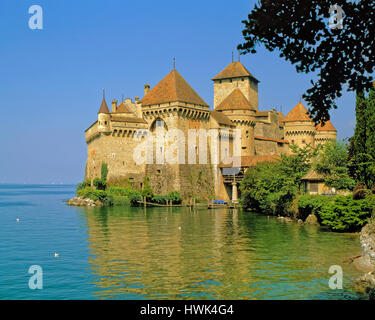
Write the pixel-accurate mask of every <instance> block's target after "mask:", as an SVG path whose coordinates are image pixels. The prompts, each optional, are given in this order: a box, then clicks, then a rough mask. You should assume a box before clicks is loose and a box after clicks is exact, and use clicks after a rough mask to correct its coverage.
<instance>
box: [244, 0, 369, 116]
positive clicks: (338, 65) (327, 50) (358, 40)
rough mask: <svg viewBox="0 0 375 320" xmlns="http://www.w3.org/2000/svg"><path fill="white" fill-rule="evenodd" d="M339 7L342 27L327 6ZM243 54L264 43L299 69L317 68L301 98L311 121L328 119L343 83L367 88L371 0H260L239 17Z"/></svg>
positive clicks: (302, 70)
mask: <svg viewBox="0 0 375 320" xmlns="http://www.w3.org/2000/svg"><path fill="white" fill-rule="evenodd" d="M334 3H336V4H337V5H339V6H340V7H341V8H342V10H343V18H344V20H343V27H342V29H340V28H337V25H336V28H335V25H333V28H330V27H329V25H328V19H329V18H330V17H331V16H330V13H329V9H330V8H331V6H332V5H333V4H334ZM243 23H244V29H243V31H242V34H243V37H244V42H243V43H242V44H240V45H239V46H238V49H239V50H240V52H241V54H246V53H255V52H256V46H257V45H258V44H260V43H262V44H264V46H265V47H266V49H267V50H269V51H274V50H275V49H276V50H279V52H280V57H282V58H284V59H285V60H287V61H289V62H291V63H292V64H295V65H296V70H297V72H304V73H310V72H317V75H318V80H317V81H315V82H313V81H311V83H312V87H311V88H310V89H308V90H307V93H305V94H304V95H303V98H304V99H305V100H306V101H307V102H308V104H309V106H310V113H311V115H312V116H313V117H314V120H315V121H319V120H322V121H323V122H324V121H325V120H328V119H329V113H328V111H329V110H330V109H331V108H336V105H335V102H334V101H335V99H336V98H337V97H340V96H341V92H342V90H343V85H344V84H347V85H348V90H349V91H356V92H362V91H363V90H364V89H370V88H371V80H372V77H371V74H372V73H373V71H374V69H375V59H373V55H374V52H375V1H365V0H362V1H345V0H336V1H334V2H332V1H331V0H282V1H270V0H263V1H258V2H257V4H256V5H255V7H254V9H253V10H252V11H251V12H250V14H249V15H248V19H247V20H244V21H243Z"/></svg>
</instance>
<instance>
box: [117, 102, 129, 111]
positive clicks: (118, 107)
mask: <svg viewBox="0 0 375 320" xmlns="http://www.w3.org/2000/svg"><path fill="white" fill-rule="evenodd" d="M117 112H118V113H131V112H130V111H129V109H128V107H127V106H126V105H125V103H123V102H121V103H120V104H119V105H118V106H117V109H116V113H117Z"/></svg>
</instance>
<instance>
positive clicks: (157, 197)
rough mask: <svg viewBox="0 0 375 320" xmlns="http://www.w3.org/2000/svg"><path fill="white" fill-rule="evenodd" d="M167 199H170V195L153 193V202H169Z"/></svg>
mask: <svg viewBox="0 0 375 320" xmlns="http://www.w3.org/2000/svg"><path fill="white" fill-rule="evenodd" d="M167 200H169V198H168V196H162V195H159V194H155V195H153V197H152V199H151V202H153V203H157V204H167Z"/></svg>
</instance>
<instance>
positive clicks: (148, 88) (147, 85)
mask: <svg viewBox="0 0 375 320" xmlns="http://www.w3.org/2000/svg"><path fill="white" fill-rule="evenodd" d="M149 92H150V85H149V84H145V96H146V95H147V93H149Z"/></svg>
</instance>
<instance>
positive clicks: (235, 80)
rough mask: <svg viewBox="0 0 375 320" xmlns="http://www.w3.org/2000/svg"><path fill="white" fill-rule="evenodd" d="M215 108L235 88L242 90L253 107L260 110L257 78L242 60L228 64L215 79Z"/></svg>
mask: <svg viewBox="0 0 375 320" xmlns="http://www.w3.org/2000/svg"><path fill="white" fill-rule="evenodd" d="M212 80H213V82H214V109H215V108H216V107H217V106H218V105H219V104H220V103H221V102H223V101H224V99H225V98H227V97H228V96H229V95H230V94H231V93H232V92H233V90H235V89H239V90H241V92H242V93H243V95H244V96H245V98H246V99H247V100H248V102H249V103H250V105H251V107H252V108H254V109H255V110H258V83H259V80H257V79H256V78H255V77H254V76H253V75H252V74H251V73H250V72H249V71H248V70H247V69H246V68H245V67H244V66H243V65H242V63H241V62H239V61H236V62H232V63H231V64H230V65H228V66H227V67H226V68H225V69H224V70H223V71H221V72H220V73H219V74H218V75H217V76H216V77H214V78H213V79H212Z"/></svg>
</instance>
